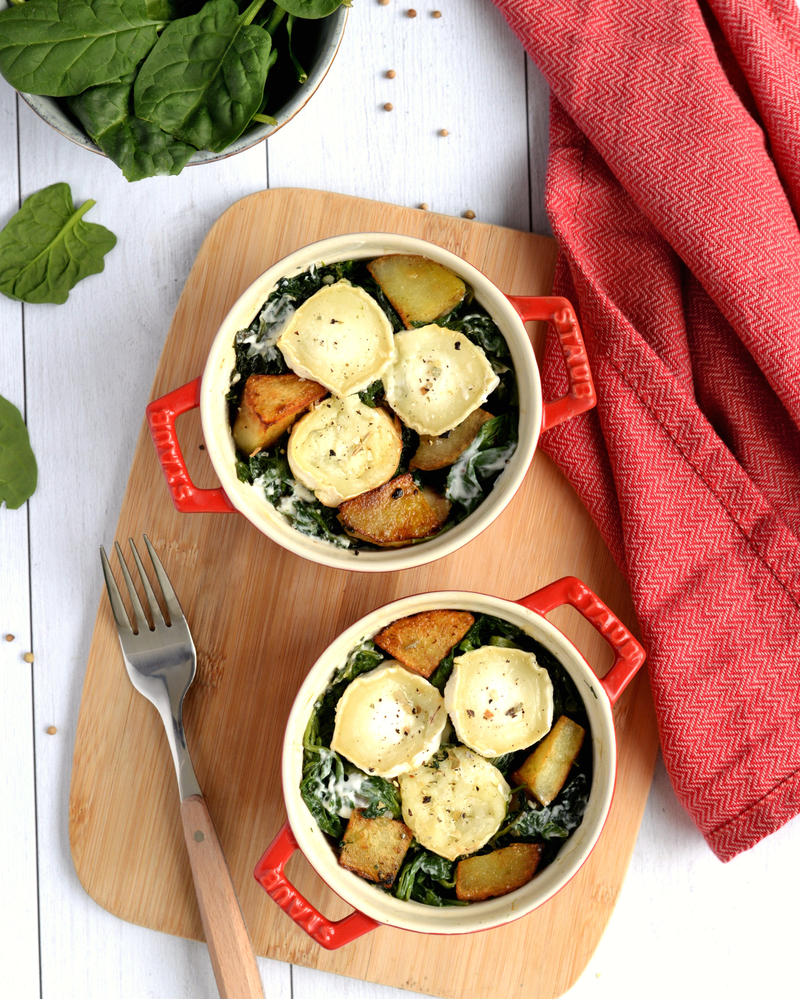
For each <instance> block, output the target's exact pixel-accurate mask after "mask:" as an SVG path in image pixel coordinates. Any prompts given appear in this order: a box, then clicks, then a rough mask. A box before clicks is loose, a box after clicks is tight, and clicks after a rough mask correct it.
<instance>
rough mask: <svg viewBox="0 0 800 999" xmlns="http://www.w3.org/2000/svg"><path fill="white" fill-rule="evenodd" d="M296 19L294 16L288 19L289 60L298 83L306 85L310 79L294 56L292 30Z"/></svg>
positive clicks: (291, 15)
mask: <svg viewBox="0 0 800 999" xmlns="http://www.w3.org/2000/svg"><path fill="white" fill-rule="evenodd" d="M294 21H295V17H294V14H290V15H289V16H288V17H287V18H286V36H287V38H288V39H289V58H290V59H291V60H292V66H293V67H294V72H295V76H296V77H297V82H298V83H305V82H306V80H307V79H308V73H306V71H305V70H304V69H303V67H302V66H301V65H300V60H299V59H298V58H297V56H296V55H295V54H294V49H293V47H292V28H293V27H294Z"/></svg>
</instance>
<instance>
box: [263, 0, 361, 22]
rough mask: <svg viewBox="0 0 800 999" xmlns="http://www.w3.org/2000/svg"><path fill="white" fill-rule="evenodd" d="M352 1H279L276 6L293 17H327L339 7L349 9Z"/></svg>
mask: <svg viewBox="0 0 800 999" xmlns="http://www.w3.org/2000/svg"><path fill="white" fill-rule="evenodd" d="M351 5H352V0H279V3H278V6H279V7H282V8H283V9H284V10H285V11H286V12H287V13H289V14H293V15H294V16H295V17H305V18H317V17H327V16H328V14H332V13H333V12H334V11H335V10H337V9H338V8H339V7H341V6H345V7H350V6H351Z"/></svg>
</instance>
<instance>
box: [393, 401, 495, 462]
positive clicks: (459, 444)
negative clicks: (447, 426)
mask: <svg viewBox="0 0 800 999" xmlns="http://www.w3.org/2000/svg"><path fill="white" fill-rule="evenodd" d="M491 418H492V414H491V413H487V412H486V410H485V409H476V410H475V412H474V413H470V414H469V416H468V417H467V418H466V420H464V422H463V423H459V425H458V426H457V427H454V428H453V429H452V430H448V431H447V433H446V434H442V435H441V436H440V437H429V436H428V435H427V434H420V437H419V447H418V448H417V451H416V454H415V455H414V457H413V458H412V459H411V461H410V462H409V464H408V467H409V468H410V469H414V468H419V469H421V470H422V471H423V472H434V471H436V470H437V469H439V468H447V466H448V465H452V464H453V462H454V461H455V460H456V458H460V457H461V455H462V454H463V453H464V452H465V451H466V450H467V448H468V447H469V446H470V444H471V443H472V442H473V441H474V440H475V438H476V437H477V436H478V431H479V430H480V429H481V427H482V426H483V425H484V423H486V421H487V420H491Z"/></svg>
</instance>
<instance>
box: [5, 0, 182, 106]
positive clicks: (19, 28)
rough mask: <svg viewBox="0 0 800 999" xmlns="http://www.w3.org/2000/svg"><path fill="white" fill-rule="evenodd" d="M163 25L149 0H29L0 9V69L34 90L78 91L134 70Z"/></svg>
mask: <svg viewBox="0 0 800 999" xmlns="http://www.w3.org/2000/svg"><path fill="white" fill-rule="evenodd" d="M154 12H160V11H154ZM162 26H163V22H157V21H154V20H153V19H152V17H151V13H150V11H149V10H148V5H147V3H146V2H145V0H28V2H27V3H24V4H22V5H21V6H18V7H9V8H8V9H6V10H4V11H2V12H0V74H2V75H3V77H4V79H5V80H6V81H7V82H8V83H10V84H11V86H12V87H15V88H16V89H17V90H22V91H26V92H28V93H31V94H46V95H48V96H50V97H67V96H70V95H74V94H79V93H81V91H83V90H86V88H87V87H94V86H97V85H98V84H100V83H110V82H111V81H113V80H119V79H121V77H123V76H125V75H126V74H127V73H131V72H133V70H134V69H135V68H136V66H137V65H138V63H139V62H141V60H142V59H144V57H145V56H146V55H147V53H148V52H149V51H150V49H152V48H153V46H154V45H155V44H156V39H157V37H158V29H159V27H162Z"/></svg>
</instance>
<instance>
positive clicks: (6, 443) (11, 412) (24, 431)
mask: <svg viewBox="0 0 800 999" xmlns="http://www.w3.org/2000/svg"><path fill="white" fill-rule="evenodd" d="M37 476H38V471H37V467H36V458H35V457H34V455H33V451H32V450H31V445H30V440H29V438H28V428H27V427H26V426H25V421H24V420H23V419H22V414H21V413H20V411H19V410H18V409H17V407H16V406H15V405H14V404H13V403H12V402H9V401H8V399H4V398H3V396H1V395H0V505H2V503H3V502H5V504H6V506H7V507H8V508H9V510H16V509H17V507H20V506H22V504H23V503H24V502H25V500H26V499H28V498H29V497H30V496H32V495H33V491H34V490H35V489H36V480H37Z"/></svg>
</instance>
